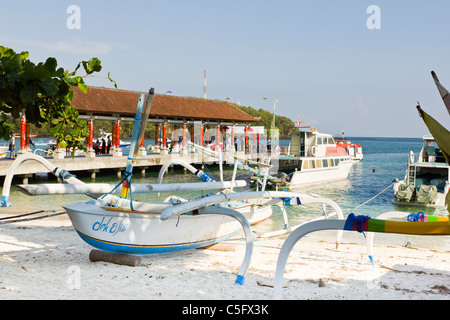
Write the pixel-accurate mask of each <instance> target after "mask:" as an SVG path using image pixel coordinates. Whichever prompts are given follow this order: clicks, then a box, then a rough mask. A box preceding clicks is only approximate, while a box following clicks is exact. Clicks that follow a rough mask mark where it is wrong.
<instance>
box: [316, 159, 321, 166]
mask: <svg viewBox="0 0 450 320" xmlns="http://www.w3.org/2000/svg"><path fill="white" fill-rule="evenodd" d="M316 168H322V161H321V160H316Z"/></svg>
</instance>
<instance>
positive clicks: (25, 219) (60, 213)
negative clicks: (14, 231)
mask: <svg viewBox="0 0 450 320" xmlns="http://www.w3.org/2000/svg"><path fill="white" fill-rule="evenodd" d="M41 212H48V211H44V210H41V211H37V212H32V213H27V214H22V215H18V216H13V217H7V218H3V219H2V220H4V219H13V218H16V217H24V216H29V215H33V214H37V213H41ZM53 212H55V211H53ZM66 213H67V212H66V211H63V212H59V213H52V214H47V215H45V216H40V217H34V218H23V219H14V220H7V221H0V224H8V223H15V222H25V221H32V220H39V219H44V218H50V217H55V216H60V215H62V214H66Z"/></svg>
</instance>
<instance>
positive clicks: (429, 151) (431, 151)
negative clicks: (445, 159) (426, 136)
mask: <svg viewBox="0 0 450 320" xmlns="http://www.w3.org/2000/svg"><path fill="white" fill-rule="evenodd" d="M427 155H429V156H435V155H436V149H435V148H434V147H427Z"/></svg>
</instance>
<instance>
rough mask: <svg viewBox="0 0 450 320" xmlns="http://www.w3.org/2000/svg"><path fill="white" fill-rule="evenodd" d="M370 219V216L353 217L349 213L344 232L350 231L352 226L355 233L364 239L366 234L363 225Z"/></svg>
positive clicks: (353, 215) (352, 214)
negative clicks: (361, 235) (354, 228)
mask: <svg viewBox="0 0 450 320" xmlns="http://www.w3.org/2000/svg"><path fill="white" fill-rule="evenodd" d="M369 219H370V216H355V214H354V213H350V214H349V215H348V217H347V221H346V222H345V230H352V229H353V226H355V227H356V231H358V232H359V233H362V234H363V235H364V237H365V236H366V234H365V233H364V230H363V223H364V222H365V221H367V220H369Z"/></svg>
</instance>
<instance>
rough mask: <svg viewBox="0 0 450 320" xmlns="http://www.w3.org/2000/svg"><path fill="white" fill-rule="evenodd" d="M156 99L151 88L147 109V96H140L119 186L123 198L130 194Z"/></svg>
mask: <svg viewBox="0 0 450 320" xmlns="http://www.w3.org/2000/svg"><path fill="white" fill-rule="evenodd" d="M154 97H155V89H154V88H151V89H150V90H149V92H148V96H147V100H146V101H145V107H144V98H145V94H143V93H141V94H140V95H139V101H138V105H137V110H136V114H135V116H134V127H133V136H132V140H131V145H130V153H129V155H128V160H127V166H126V169H125V173H124V178H123V180H122V181H121V182H120V183H119V184H118V186H119V185H122V189H121V192H120V197H121V198H128V193H129V192H130V185H131V176H132V175H133V164H134V162H135V161H136V157H137V154H138V151H139V146H140V145H141V143H142V139H144V132H145V127H146V126H147V119H148V115H149V113H150V109H151V106H152V102H153V98H154ZM116 188H117V187H116ZM130 207H131V209H133V202H132V201H131V202H130Z"/></svg>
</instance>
